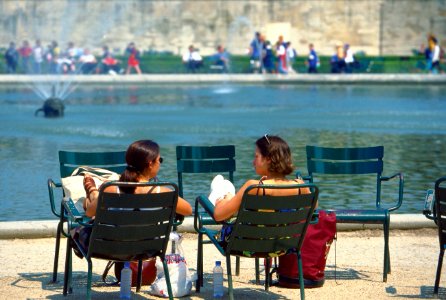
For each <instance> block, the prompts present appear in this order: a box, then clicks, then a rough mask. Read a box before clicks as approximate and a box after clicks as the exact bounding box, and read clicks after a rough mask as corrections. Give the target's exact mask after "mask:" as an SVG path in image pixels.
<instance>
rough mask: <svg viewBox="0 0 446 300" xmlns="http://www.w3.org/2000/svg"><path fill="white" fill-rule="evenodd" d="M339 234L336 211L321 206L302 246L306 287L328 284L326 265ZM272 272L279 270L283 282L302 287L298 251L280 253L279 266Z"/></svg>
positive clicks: (278, 273) (294, 286)
mask: <svg viewBox="0 0 446 300" xmlns="http://www.w3.org/2000/svg"><path fill="white" fill-rule="evenodd" d="M335 235H336V214H335V213H334V212H328V213H327V212H326V211H324V210H319V220H318V222H317V223H316V224H310V225H309V226H308V229H307V233H306V235H305V238H304V241H303V244H302V248H301V257H302V269H303V273H304V274H303V277H304V285H305V288H315V287H321V286H323V285H324V282H325V265H326V262H327V257H328V253H329V251H330V246H331V244H332V243H333V240H334V239H335ZM272 272H277V275H278V278H279V281H278V285H279V286H283V287H287V288H299V272H298V270H297V254H296V253H289V254H286V255H282V256H279V266H278V267H277V268H275V270H273V271H272Z"/></svg>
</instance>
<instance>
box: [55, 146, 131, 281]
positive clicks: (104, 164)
mask: <svg viewBox="0 0 446 300" xmlns="http://www.w3.org/2000/svg"><path fill="white" fill-rule="evenodd" d="M59 165H60V178H64V177H68V176H70V175H71V174H72V173H73V171H74V170H75V169H76V168H78V167H80V166H91V167H101V168H104V169H107V170H110V171H113V172H116V173H121V172H122V171H124V169H125V167H126V162H125V151H115V152H73V151H59ZM57 191H59V194H62V197H64V196H65V195H64V194H63V189H62V183H60V182H55V181H54V180H53V179H51V178H49V179H48V194H49V198H50V205H51V211H52V212H53V214H54V215H55V216H56V217H57V218H58V219H59V223H58V225H57V233H56V246H55V251H54V265H53V282H56V281H57V267H58V261H59V247H60V237H61V235H62V234H63V235H64V236H68V234H67V233H66V232H64V226H63V225H64V223H65V222H66V216H65V215H63V214H61V211H62V208H61V206H62V202H57V203H56V194H57V193H58V192H57ZM62 197H61V198H60V200H58V201H61V200H62Z"/></svg>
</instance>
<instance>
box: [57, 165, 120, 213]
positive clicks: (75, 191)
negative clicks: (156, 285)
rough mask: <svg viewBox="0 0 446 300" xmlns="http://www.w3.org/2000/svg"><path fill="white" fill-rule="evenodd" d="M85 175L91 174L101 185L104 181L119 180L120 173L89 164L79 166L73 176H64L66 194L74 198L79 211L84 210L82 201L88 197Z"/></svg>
mask: <svg viewBox="0 0 446 300" xmlns="http://www.w3.org/2000/svg"><path fill="white" fill-rule="evenodd" d="M84 175H89V176H91V177H92V178H93V180H94V182H95V183H96V186H97V187H99V186H100V185H101V184H102V183H103V182H104V181H113V180H119V174H118V173H115V172H112V171H109V170H106V169H102V168H95V167H89V166H81V167H78V168H76V169H75V170H74V171H73V173H72V174H71V176H68V177H64V178H62V188H63V191H64V196H65V197H68V198H70V199H71V200H73V202H74V203H75V205H76V208H77V209H78V210H79V212H83V211H84V209H83V207H82V203H83V201H84V199H85V197H86V193H85V189H84Z"/></svg>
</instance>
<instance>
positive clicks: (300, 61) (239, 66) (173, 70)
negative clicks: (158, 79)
mask: <svg viewBox="0 0 446 300" xmlns="http://www.w3.org/2000/svg"><path fill="white" fill-rule="evenodd" d="M117 58H118V59H120V60H121V61H122V62H124V63H123V67H124V68H125V62H126V58H125V57H124V56H121V57H117ZM357 59H358V60H359V67H358V68H355V69H354V71H353V72H354V73H426V72H427V71H426V70H425V65H426V63H425V60H424V56H422V55H414V56H384V57H379V56H357ZM305 60H306V57H298V58H297V59H296V61H295V62H294V64H293V68H294V69H295V70H296V71H297V72H298V73H306V71H307V67H306V65H305ZM320 61H321V67H320V68H319V73H330V72H331V67H330V57H329V56H321V57H320ZM211 64H212V61H211V58H210V57H204V66H203V67H202V68H201V69H199V71H198V73H215V72H216V71H214V70H212V69H211V68H210V65H211ZM18 68H19V69H18V73H23V71H22V70H21V69H20V64H19V67H18ZM141 70H142V71H143V73H146V74H182V73H187V70H186V68H185V66H184V65H183V64H182V61H181V57H180V56H177V55H173V54H157V53H150V54H145V55H142V56H141ZM5 73H6V66H5V59H4V56H3V54H2V55H0V74H5ZM230 73H234V74H242V73H250V66H249V58H248V57H247V56H242V55H234V56H231V67H230Z"/></svg>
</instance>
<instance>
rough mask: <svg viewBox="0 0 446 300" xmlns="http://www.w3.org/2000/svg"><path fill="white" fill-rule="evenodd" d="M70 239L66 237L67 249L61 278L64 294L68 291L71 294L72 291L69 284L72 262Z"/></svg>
mask: <svg viewBox="0 0 446 300" xmlns="http://www.w3.org/2000/svg"><path fill="white" fill-rule="evenodd" d="M71 253H72V252H71V239H70V238H67V250H66V254H65V272H64V280H63V295H64V296H66V295H67V294H68V293H69V294H71V293H72V292H73V288H72V286H71V278H72V276H71V273H72V263H71V255H72V254H71Z"/></svg>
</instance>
